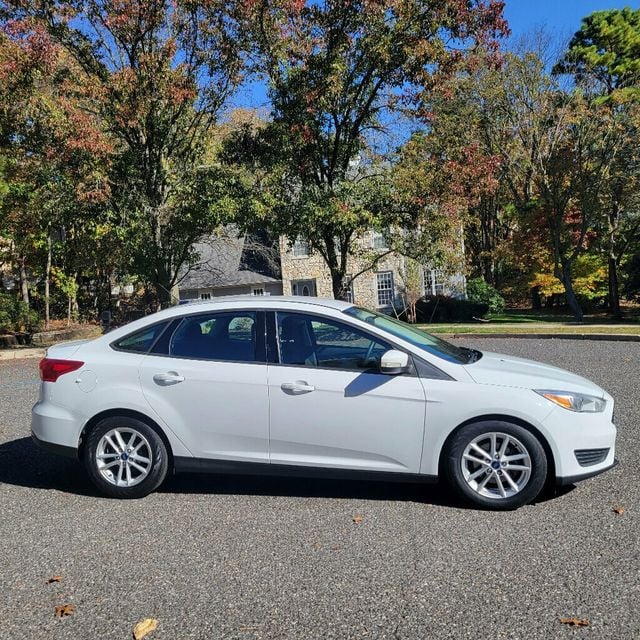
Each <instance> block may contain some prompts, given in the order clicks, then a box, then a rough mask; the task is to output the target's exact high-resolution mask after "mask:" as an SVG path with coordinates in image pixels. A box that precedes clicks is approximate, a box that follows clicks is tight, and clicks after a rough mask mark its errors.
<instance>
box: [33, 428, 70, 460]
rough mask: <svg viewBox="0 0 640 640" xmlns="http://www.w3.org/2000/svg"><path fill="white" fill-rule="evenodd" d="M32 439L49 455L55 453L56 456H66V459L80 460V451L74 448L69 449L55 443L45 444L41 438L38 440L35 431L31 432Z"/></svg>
mask: <svg viewBox="0 0 640 640" xmlns="http://www.w3.org/2000/svg"><path fill="white" fill-rule="evenodd" d="M31 439H32V440H33V441H34V442H35V443H36V444H37V445H38V446H39V447H40V448H41V449H44V450H45V451H48V452H49V453H55V454H56V455H58V456H64V457H65V458H74V459H75V460H77V459H78V450H77V449H75V448H74V447H67V446H65V445H62V444H54V443H53V442H45V441H44V440H40V438H38V436H37V435H36V434H35V433H33V431H32V432H31Z"/></svg>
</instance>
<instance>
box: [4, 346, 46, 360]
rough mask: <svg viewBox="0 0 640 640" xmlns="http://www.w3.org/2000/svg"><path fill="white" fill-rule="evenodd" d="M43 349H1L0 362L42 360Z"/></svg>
mask: <svg viewBox="0 0 640 640" xmlns="http://www.w3.org/2000/svg"><path fill="white" fill-rule="evenodd" d="M45 351H46V349H45V348H44V347H43V348H35V349H34V348H31V349H29V348H27V349H2V350H0V362H4V361H5V360H22V359H24V358H44V352H45Z"/></svg>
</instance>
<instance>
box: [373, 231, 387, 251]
mask: <svg viewBox="0 0 640 640" xmlns="http://www.w3.org/2000/svg"><path fill="white" fill-rule="evenodd" d="M373 248H374V249H388V247H387V241H386V239H385V237H384V234H382V233H380V232H379V231H374V232H373Z"/></svg>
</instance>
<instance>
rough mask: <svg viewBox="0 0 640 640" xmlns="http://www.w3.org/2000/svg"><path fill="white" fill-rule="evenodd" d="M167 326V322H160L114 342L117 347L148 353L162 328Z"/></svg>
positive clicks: (123, 349)
mask: <svg viewBox="0 0 640 640" xmlns="http://www.w3.org/2000/svg"><path fill="white" fill-rule="evenodd" d="M166 326H167V323H166V322H160V323H159V324H154V325H152V326H150V327H145V328H144V329H141V330H140V331H136V332H135V333H131V334H129V335H128V336H125V337H124V338H120V340H118V341H117V342H114V343H113V346H114V347H115V348H116V349H120V350H122V351H134V352H137V353H146V352H147V351H149V349H150V348H151V345H153V343H154V342H155V341H156V339H157V338H158V336H159V335H160V334H161V333H162V330H163V329H164V328H165V327H166Z"/></svg>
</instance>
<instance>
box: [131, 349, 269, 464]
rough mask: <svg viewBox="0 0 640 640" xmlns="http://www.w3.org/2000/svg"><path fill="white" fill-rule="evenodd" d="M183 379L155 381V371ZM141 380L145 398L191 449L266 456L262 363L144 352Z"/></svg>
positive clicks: (220, 455) (223, 456)
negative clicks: (166, 382)
mask: <svg viewBox="0 0 640 640" xmlns="http://www.w3.org/2000/svg"><path fill="white" fill-rule="evenodd" d="M165 372H175V373H176V374H178V375H180V376H183V377H184V381H183V382H180V383H179V384H175V385H172V386H159V385H158V384H157V383H156V382H155V381H154V379H153V377H154V376H155V375H157V374H162V373H165ZM140 382H141V384H142V391H143V393H144V396H145V398H146V400H147V402H148V403H149V404H150V405H151V407H153V409H154V410H155V412H156V414H158V415H160V416H162V418H163V422H165V423H166V424H170V425H171V426H172V428H173V429H175V430H176V431H177V432H178V433H180V434H183V439H184V440H185V443H186V445H187V447H188V448H189V449H190V450H191V451H197V452H198V456H200V457H203V458H214V459H220V460H245V461H252V462H268V461H269V393H268V389H267V367H266V365H260V364H252V363H238V362H210V361H206V360H188V359H183V358H164V357H161V356H155V355H150V356H145V357H144V359H143V360H142V362H141V363H140Z"/></svg>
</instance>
